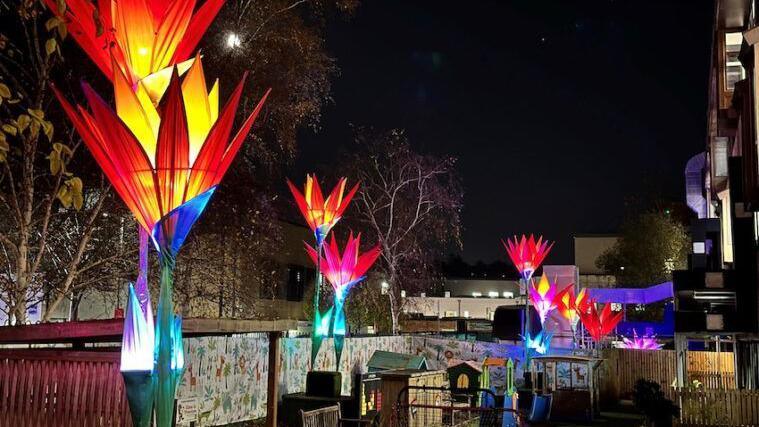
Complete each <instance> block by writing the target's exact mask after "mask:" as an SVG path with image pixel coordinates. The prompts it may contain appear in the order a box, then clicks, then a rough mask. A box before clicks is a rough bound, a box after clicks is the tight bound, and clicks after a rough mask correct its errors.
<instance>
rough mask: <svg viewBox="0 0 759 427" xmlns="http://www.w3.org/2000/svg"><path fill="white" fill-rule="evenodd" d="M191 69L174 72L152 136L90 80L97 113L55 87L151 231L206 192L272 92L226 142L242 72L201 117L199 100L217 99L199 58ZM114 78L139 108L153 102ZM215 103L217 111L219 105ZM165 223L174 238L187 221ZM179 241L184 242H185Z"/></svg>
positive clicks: (110, 176) (167, 234)
mask: <svg viewBox="0 0 759 427" xmlns="http://www.w3.org/2000/svg"><path fill="white" fill-rule="evenodd" d="M193 69H194V70H193ZM193 69H191V70H190V71H189V73H188V76H187V77H186V79H185V83H184V84H182V85H180V83H179V76H178V75H177V73H176V72H175V73H174V74H173V76H172V79H171V83H170V86H169V88H168V90H167V93H166V96H165V97H164V100H163V102H162V105H161V106H160V108H159V109H160V111H161V114H160V117H159V118H158V119H157V120H156V121H154V122H153V124H154V125H155V127H156V128H157V129H156V132H155V140H152V139H151V138H150V137H142V138H141V137H139V136H138V135H139V134H140V132H137V130H139V129H141V128H140V127H138V126H136V125H135V124H133V123H131V120H130V119H129V118H128V117H129V116H126V115H122V116H123V117H127V119H126V121H127V122H130V123H131V124H130V123H127V122H125V119H122V117H119V116H117V115H116V113H114V111H113V110H112V109H111V108H110V107H109V106H108V105H107V104H106V102H105V101H103V99H102V98H100V97H99V96H98V95H97V94H96V93H95V91H93V90H92V88H91V87H90V86H89V85H87V84H86V83H84V84H83V85H82V86H83V89H84V93H85V95H86V97H87V100H88V102H89V104H90V108H91V109H92V113H90V112H88V111H87V110H85V109H84V108H82V107H81V106H78V107H77V108H74V107H73V106H72V105H71V104H69V103H68V102H67V101H66V99H65V98H64V97H63V96H62V95H61V94H60V93H59V92H57V91H56V95H57V97H58V99H59V101H60V102H61V104H62V105H63V108H64V110H65V111H66V114H67V115H68V116H69V118H70V119H71V121H72V122H73V124H74V127H75V128H76V130H77V131H78V132H79V135H80V136H81V137H82V140H83V141H84V143H85V144H86V145H87V147H88V148H89V149H90V152H92V155H93V156H94V157H95V160H97V162H98V164H99V165H100V167H101V168H102V169H103V172H104V173H105V175H106V176H107V177H108V179H109V181H110V182H111V184H113V187H114V189H115V190H116V192H117V193H118V194H119V196H121V198H122V200H124V203H126V205H127V206H128V207H129V209H130V210H131V211H132V213H133V214H134V216H135V218H136V219H137V222H138V223H139V224H140V225H142V227H143V228H145V230H148V231H150V232H152V233H153V237H154V238H155V237H156V232H155V230H154V226H155V225H156V223H158V222H159V220H161V219H162V218H164V217H166V216H167V215H168V214H169V213H171V212H172V211H173V210H175V209H176V208H178V207H180V206H182V205H183V204H185V203H186V202H188V201H190V200H192V199H194V198H195V197H197V196H200V195H203V194H207V192H208V191H209V190H211V189H212V188H213V187H215V186H216V185H217V184H218V183H219V181H220V180H221V178H222V177H223V176H224V174H225V172H226V171H227V169H228V168H229V166H230V165H231V164H232V160H233V159H234V157H235V154H237V151H238V150H239V148H240V146H241V145H242V143H243V141H244V140H245V137H246V136H247V135H248V132H249V131H250V128H251V126H252V125H253V122H254V121H255V119H256V117H257V116H258V114H259V112H260V111H261V108H262V106H263V103H264V101H265V99H266V96H267V95H268V92H267V94H266V95H264V97H263V98H262V99H261V101H260V102H259V103H258V105H257V106H256V108H255V110H253V112H252V113H251V114H250V116H248V118H247V120H245V122H244V123H243V125H242V127H241V129H240V130H239V131H238V132H237V134H236V135H235V137H234V138H233V139H232V142H231V143H228V142H229V138H230V135H231V132H232V126H233V122H234V118H235V113H236V111H237V104H238V102H239V100H240V96H241V94H242V88H243V83H244V80H245V78H243V80H242V81H241V82H240V84H239V85H238V86H237V88H236V89H235V91H234V93H233V94H232V96H231V98H230V100H229V102H227V104H226V105H225V107H224V109H223V110H222V111H221V114H218V117H216V116H215V115H214V114H211V115H210V116H208V117H200V116H199V115H196V114H191V113H192V112H193V111H194V110H197V109H198V108H197V106H198V105H201V104H202V105H206V106H208V105H209V104H213V100H211V98H212V97H209V94H208V92H206V91H205V82H203V79H202V74H203V73H202V65H201V62H200V60H199V58H198V59H197V60H196V61H195V63H194V64H193ZM115 75H116V77H115V78H116V80H119V79H124V78H125V77H124V76H123V75H121V73H120V72H119V71H118V70H116V73H115ZM201 82H202V84H201ZM115 86H116V88H117V89H116V95H117V99H118V98H119V97H129V96H132V97H134V98H131V102H132V103H133V108H134V109H135V110H136V111H142V110H141V108H142V107H145V106H149V105H150V103H149V102H145V103H140V102H139V101H138V100H137V98H136V95H135V94H134V93H133V92H131V91H129V90H128V89H127V90H123V91H119V89H118V88H119V84H118V83H117V84H116V85H115ZM127 99H129V98H127ZM119 102H121V101H117V104H118V103H119ZM125 102H126V101H125ZM210 108H211V111H213V108H214V106H210ZM134 115H137V114H134ZM130 116H133V115H130ZM190 122H192V123H190ZM198 122H207V124H208V126H206V127H205V132H201V133H199V134H198V133H194V132H192V130H193V126H195V127H197V124H198ZM145 127H146V126H143V128H145ZM153 141H154V142H153ZM153 144H154V145H153ZM208 197H210V194H208ZM201 210H202V209H201ZM164 223H165V228H166V229H164V230H161V233H162V235H163V237H164V238H166V239H167V240H168V241H171V240H172V237H173V236H174V231H176V229H178V228H184V227H186V226H187V225H188V224H182V221H181V218H179V219H178V220H171V221H165V222H164ZM189 225H191V224H189ZM187 229H189V227H187ZM180 232H181V231H180ZM180 240H181V239H180ZM174 243H175V244H180V245H181V242H174ZM164 249H165V248H164Z"/></svg>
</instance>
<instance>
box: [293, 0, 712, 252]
mask: <svg viewBox="0 0 759 427" xmlns="http://www.w3.org/2000/svg"><path fill="white" fill-rule="evenodd" d="M712 14H713V5H712V2H711V1H705V0H682V1H666V0H606V1H590V0H584V1H571V0H557V1H544V0H522V1H506V0H501V1H477V0H472V1H456V2H448V1H434V0H429V1H428V0H424V1H420V0H415V1H410V0H362V4H361V6H360V8H359V9H358V11H357V14H356V16H355V17H354V18H353V19H352V20H350V21H346V22H335V23H332V24H330V28H329V32H328V38H327V44H328V48H329V51H330V52H331V54H332V55H334V56H335V57H336V58H337V61H338V65H339V67H340V69H341V75H340V76H339V77H338V78H337V79H336V80H335V82H334V93H333V94H334V104H333V105H330V106H328V107H327V108H326V109H325V111H324V117H323V123H322V124H323V127H322V129H321V131H320V132H319V133H316V134H313V133H310V132H307V133H305V134H304V135H303V137H302V138H301V141H300V149H301V152H300V154H299V159H298V161H297V163H298V165H299V166H298V168H296V169H306V168H311V166H312V165H313V167H312V168H313V169H317V167H318V166H317V165H319V164H324V162H326V161H328V160H329V156H331V155H334V153H335V150H339V149H340V148H341V147H343V146H350V144H349V141H350V140H351V131H350V129H349V123H355V124H359V125H371V126H374V127H376V128H405V129H406V130H407V134H408V135H409V137H410V140H411V142H412V144H413V145H414V146H415V147H416V148H418V149H419V150H422V151H429V152H433V153H450V154H454V155H456V156H458V158H459V171H460V173H461V176H462V178H463V182H464V186H465V192H466V195H465V200H464V202H465V210H464V214H463V224H464V227H465V231H464V251H463V256H464V258H465V259H466V260H468V261H477V260H484V261H491V260H495V259H498V258H503V257H504V255H503V252H502V248H501V246H500V243H499V240H498V239H499V237H500V236H508V235H512V234H514V233H530V232H534V233H541V234H543V235H544V236H546V237H547V238H549V239H552V240H556V241H557V243H556V246H555V248H554V252H553V254H552V255H551V256H550V257H549V259H548V260H547V262H548V263H571V262H572V255H571V248H572V243H571V236H572V235H574V234H577V233H596V232H601V233H603V232H610V231H614V230H615V229H616V227H617V226H618V224H619V221H620V219H621V217H622V215H623V212H624V206H623V201H624V198H625V197H626V196H630V195H635V194H640V192H642V191H643V190H644V188H643V187H644V186H645V184H644V183H645V182H649V186H650V183H651V182H654V183H655V185H654V186H655V187H656V188H657V189H658V190H660V191H661V193H662V194H663V195H664V196H668V197H671V198H673V199H677V200H680V199H681V198H682V194H683V186H684V183H683V174H682V171H683V168H684V166H685V162H686V161H687V159H688V158H689V157H690V156H692V155H694V154H696V153H697V152H698V151H700V150H702V148H703V146H704V143H705V131H706V121H705V119H706V108H707V105H706V96H707V80H708V78H707V76H708V66H709V55H710V49H711V26H712Z"/></svg>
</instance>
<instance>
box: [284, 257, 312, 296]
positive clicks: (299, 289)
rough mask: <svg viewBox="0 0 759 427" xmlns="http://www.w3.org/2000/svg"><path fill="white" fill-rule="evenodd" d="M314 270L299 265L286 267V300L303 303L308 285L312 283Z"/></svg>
mask: <svg viewBox="0 0 759 427" xmlns="http://www.w3.org/2000/svg"><path fill="white" fill-rule="evenodd" d="M315 277H316V275H315V270H314V269H313V268H307V267H303V266H300V265H288V266H287V300H288V301H303V293H304V292H305V290H306V286H307V285H308V284H311V283H314V279H315Z"/></svg>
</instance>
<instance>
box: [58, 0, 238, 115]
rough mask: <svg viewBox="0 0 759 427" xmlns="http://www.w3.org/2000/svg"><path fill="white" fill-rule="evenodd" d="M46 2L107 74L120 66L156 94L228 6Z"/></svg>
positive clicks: (191, 0) (157, 0)
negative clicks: (221, 11) (60, 6)
mask: <svg viewBox="0 0 759 427" xmlns="http://www.w3.org/2000/svg"><path fill="white" fill-rule="evenodd" d="M45 2H46V3H47V5H48V7H49V8H50V10H52V11H53V13H55V14H56V15H57V16H58V17H59V18H61V19H63V20H64V21H65V22H66V25H67V28H68V30H69V33H70V34H71V36H72V37H73V38H74V40H76V42H77V43H78V44H79V46H81V48H82V49H83V50H84V51H85V52H86V53H87V55H88V56H89V57H90V58H91V59H92V60H93V61H94V62H95V64H96V65H97V66H98V67H99V68H100V70H101V71H102V72H103V74H105V75H106V77H107V78H109V79H111V78H112V77H113V76H114V71H115V70H114V68H115V67H114V65H116V66H117V68H120V69H121V71H122V72H123V73H124V74H125V75H126V77H127V79H128V80H129V82H130V83H131V84H137V83H138V82H140V81H142V80H143V79H146V81H144V83H149V84H145V89H151V88H152V89H154V91H153V93H154V94H155V95H157V94H160V93H162V92H163V90H162V89H161V87H162V88H163V89H165V88H166V86H167V85H168V82H169V80H170V77H171V68H169V67H171V66H173V65H175V64H178V63H180V62H183V61H185V60H186V59H188V58H189V57H190V56H192V54H193V51H194V50H195V47H196V46H197V45H198V42H199V41H200V38H201V37H202V36H203V34H204V33H205V32H206V29H207V28H208V26H209V25H210V24H211V21H213V19H214V17H216V14H217V13H218V12H219V9H221V6H222V5H223V4H224V0H208V1H206V2H204V3H203V4H202V5H201V6H200V7H199V8H198V9H197V11H196V10H195V6H196V5H197V1H196V0H117V1H113V0H97V1H91V0H66V1H65V2H58V1H56V0H45ZM59 3H60V4H62V5H65V6H64V7H63V9H60V8H59ZM112 58H113V60H112ZM159 82H160V83H159ZM157 99H158V98H154V101H155V100H157Z"/></svg>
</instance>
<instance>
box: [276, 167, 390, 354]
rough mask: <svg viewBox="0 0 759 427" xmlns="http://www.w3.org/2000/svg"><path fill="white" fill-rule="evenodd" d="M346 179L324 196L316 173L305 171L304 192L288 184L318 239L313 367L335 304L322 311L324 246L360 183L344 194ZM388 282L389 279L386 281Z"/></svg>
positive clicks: (326, 334) (312, 340) (312, 342)
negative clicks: (306, 172) (310, 173)
mask: <svg viewBox="0 0 759 427" xmlns="http://www.w3.org/2000/svg"><path fill="white" fill-rule="evenodd" d="M346 183H347V180H346V179H345V178H341V179H340V180H339V181H338V183H337V185H336V186H335V188H334V189H332V192H331V193H330V194H329V196H327V198H326V199H325V198H324V196H323V195H322V190H321V187H320V186H319V180H318V179H317V178H316V175H314V176H313V177H312V176H311V175H306V185H305V187H304V189H303V190H304V191H303V193H301V192H300V190H298V188H297V187H295V186H294V185H293V183H292V182H290V180H288V181H287V186H288V187H289V188H290V192H291V193H292V195H293V198H294V199H295V203H296V204H297V205H298V209H299V210H300V213H301V215H303V218H304V219H305V220H306V224H308V227H309V228H311V231H313V233H314V239H315V240H316V253H317V254H318V256H317V257H316V271H317V274H316V286H315V289H314V321H313V330H312V333H311V367H312V368H313V366H314V362H315V361H316V356H317V355H318V354H319V349H320V348H321V345H322V341H323V340H324V338H326V337H328V336H329V333H330V327H329V323H330V321H331V319H332V316H333V314H332V308H330V309H329V310H327V311H326V312H324V313H322V312H321V309H320V308H319V305H320V302H321V288H322V283H323V282H322V268H321V261H322V256H321V254H322V247H323V246H324V239H325V238H326V237H327V234H329V232H330V230H332V227H334V226H335V224H337V222H338V221H339V220H340V217H341V216H342V214H343V212H345V209H347V208H348V204H349V203H350V201H351V199H352V198H353V195H354V194H356V191H357V190H358V185H354V186H353V188H352V189H351V190H350V191H349V192H348V195H346V196H345V197H343V193H344V192H345V185H346ZM383 283H386V282H383Z"/></svg>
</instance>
